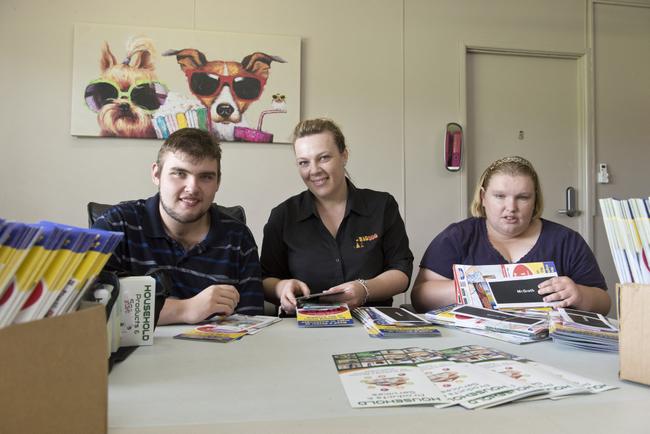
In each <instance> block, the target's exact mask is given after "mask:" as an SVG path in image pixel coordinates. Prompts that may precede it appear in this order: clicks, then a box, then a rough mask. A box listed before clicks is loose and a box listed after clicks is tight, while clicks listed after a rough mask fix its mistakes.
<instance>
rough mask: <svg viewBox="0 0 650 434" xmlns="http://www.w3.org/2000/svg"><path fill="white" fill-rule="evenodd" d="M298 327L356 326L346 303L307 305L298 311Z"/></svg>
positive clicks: (300, 307)
mask: <svg viewBox="0 0 650 434" xmlns="http://www.w3.org/2000/svg"><path fill="white" fill-rule="evenodd" d="M296 320H297V321H298V327H349V326H352V325H353V324H354V321H353V320H352V315H351V314H350V308H348V305H347V304H346V303H330V304H316V303H306V304H303V305H302V306H299V307H298V308H297V309H296Z"/></svg>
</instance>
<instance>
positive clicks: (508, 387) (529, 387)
mask: <svg viewBox="0 0 650 434" xmlns="http://www.w3.org/2000/svg"><path fill="white" fill-rule="evenodd" d="M332 357H333V359H334V363H335V365H336V369H337V370H338V372H339V377H340V379H341V383H342V385H343V388H344V390H345V392H346V394H347V396H348V399H349V401H350V404H351V405H352V407H355V408H368V407H388V406H410V405H432V406H435V407H437V408H444V407H449V406H453V405H461V406H462V407H465V408H467V409H477V408H488V407H494V406H496V405H502V404H505V403H508V402H512V401H517V400H522V399H526V400H528V399H540V398H551V399H557V398H559V397H565V396H568V395H574V394H584V393H600V392H604V391H606V390H611V389H613V388H614V387H612V386H609V385H606V384H603V383H600V382H598V381H594V380H591V379H588V378H585V377H581V376H578V375H575V374H572V373H569V372H566V371H562V370H559V369H556V368H553V367H550V366H546V365H543V364H540V363H536V362H532V361H530V360H526V359H524V358H521V357H518V356H516V355H513V354H509V353H506V352H503V351H499V350H495V349H492V348H486V347H482V346H479V345H465V346H461V347H453V348H446V349H442V350H431V349H425V348H419V347H409V348H402V349H388V350H376V351H364V352H359V353H346V354H335V355H333V356H332Z"/></svg>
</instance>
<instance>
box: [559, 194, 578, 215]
mask: <svg viewBox="0 0 650 434" xmlns="http://www.w3.org/2000/svg"><path fill="white" fill-rule="evenodd" d="M564 201H565V206H566V208H565V209H559V210H557V212H558V214H566V216H567V217H575V216H577V215H578V214H579V213H580V211H578V210H577V209H576V189H575V188H573V187H567V188H566V192H565V195H564Z"/></svg>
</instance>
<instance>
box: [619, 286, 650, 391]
mask: <svg viewBox="0 0 650 434" xmlns="http://www.w3.org/2000/svg"><path fill="white" fill-rule="evenodd" d="M616 295H617V298H618V321H619V338H618V339H619V343H618V345H619V355H620V372H619V376H620V377H621V379H623V380H630V381H635V382H637V383H643V384H648V385H650V285H642V284H637V283H626V284H618V285H616Z"/></svg>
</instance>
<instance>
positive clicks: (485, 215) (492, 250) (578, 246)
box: [411, 157, 610, 314]
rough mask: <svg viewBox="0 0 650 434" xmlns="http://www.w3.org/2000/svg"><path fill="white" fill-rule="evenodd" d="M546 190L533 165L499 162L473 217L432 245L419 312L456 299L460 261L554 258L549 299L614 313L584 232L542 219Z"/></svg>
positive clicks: (418, 294) (418, 290) (418, 288)
mask: <svg viewBox="0 0 650 434" xmlns="http://www.w3.org/2000/svg"><path fill="white" fill-rule="evenodd" d="M542 211H543V199H542V191H541V187H540V183H539V179H538V177H537V173H536V172H535V169H534V168H533V166H532V164H530V162H529V161H528V160H526V159H524V158H521V157H505V158H502V159H500V160H497V161H495V162H494V163H492V164H491V165H490V166H489V167H488V168H487V169H486V170H485V171H484V172H483V175H482V176H481V178H480V180H479V183H478V185H477V188H476V191H475V193H474V199H473V201H472V205H471V212H472V215H473V216H474V217H472V218H469V219H466V220H463V221H461V222H458V223H454V224H452V225H450V226H449V227H447V228H446V229H445V230H444V231H442V232H441V233H440V234H439V235H438V236H437V237H436V238H434V240H433V241H432V242H431V244H430V245H429V247H428V248H427V251H426V252H425V254H424V257H423V258H422V262H421V263H420V272H419V273H418V276H417V279H416V280H415V283H414V286H413V291H412V293H411V297H412V301H413V305H414V306H415V308H416V309H417V310H418V311H426V310H430V309H433V308H437V307H441V306H446V305H448V304H452V303H454V302H455V299H456V297H455V289H454V282H453V272H452V265H453V264H468V265H489V264H505V263H517V262H522V263H523V262H540V261H554V262H555V267H556V269H557V272H558V277H553V278H551V279H549V280H547V281H545V282H542V283H541V284H540V285H539V291H538V292H539V294H541V295H543V296H544V301H547V302H551V301H559V302H560V303H559V304H558V305H559V306H560V307H568V306H571V307H574V308H577V309H582V310H588V311H594V312H600V313H603V314H607V312H609V308H610V299H609V295H608V294H607V292H606V291H607V285H606V284H605V279H604V277H603V275H602V273H601V272H600V269H599V268H598V263H597V262H596V258H595V257H594V255H593V253H592V252H591V250H590V249H589V246H588V245H587V243H586V242H585V241H584V239H583V238H582V237H581V236H580V234H578V233H577V232H575V231H573V230H571V229H569V228H567V227H565V226H562V225H560V224H557V223H553V222H551V221H548V220H544V219H542V218H541V217H540V216H541V214H542Z"/></svg>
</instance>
